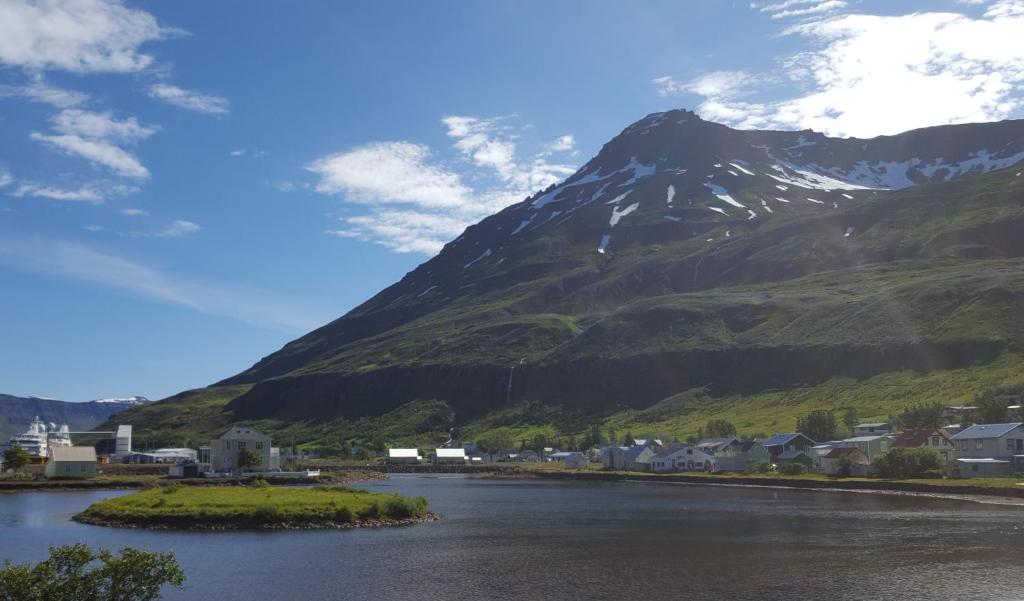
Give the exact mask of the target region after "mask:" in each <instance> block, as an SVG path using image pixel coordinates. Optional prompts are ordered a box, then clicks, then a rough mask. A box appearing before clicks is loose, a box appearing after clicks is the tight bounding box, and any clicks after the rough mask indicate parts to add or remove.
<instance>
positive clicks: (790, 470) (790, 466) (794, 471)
mask: <svg viewBox="0 0 1024 601" xmlns="http://www.w3.org/2000/svg"><path fill="white" fill-rule="evenodd" d="M779 473H780V474H785V475H786V476H799V475H800V474H806V473H807V466H806V465H804V464H802V463H797V462H795V461H794V462H792V463H786V464H784V465H781V466H779Z"/></svg>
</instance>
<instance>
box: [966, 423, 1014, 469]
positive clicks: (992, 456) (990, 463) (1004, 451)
mask: <svg viewBox="0 0 1024 601" xmlns="http://www.w3.org/2000/svg"><path fill="white" fill-rule="evenodd" d="M953 444H954V445H956V457H957V459H956V462H955V463H956V464H957V465H958V466H959V467H960V475H961V476H965V477H967V476H970V475H978V476H980V475H997V474H999V475H1002V474H1009V473H1011V472H1014V471H1018V470H1021V469H1024V422H1011V423H1007V424H976V425H973V426H970V427H969V428H965V429H964V430H962V431H960V432H958V433H957V434H955V435H954V436H953Z"/></svg>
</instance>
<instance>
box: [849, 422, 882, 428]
mask: <svg viewBox="0 0 1024 601" xmlns="http://www.w3.org/2000/svg"><path fill="white" fill-rule="evenodd" d="M888 425H889V422H873V423H866V424H857V426H856V427H857V428H881V427H882V426H888Z"/></svg>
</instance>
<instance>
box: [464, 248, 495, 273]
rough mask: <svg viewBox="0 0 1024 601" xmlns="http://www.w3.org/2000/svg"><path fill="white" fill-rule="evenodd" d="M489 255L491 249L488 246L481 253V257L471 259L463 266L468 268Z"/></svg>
mask: <svg viewBox="0 0 1024 601" xmlns="http://www.w3.org/2000/svg"><path fill="white" fill-rule="evenodd" d="M489 256H491V249H489V248H488V249H487V250H485V251H484V252H482V253H480V256H479V257H477V258H475V259H473V260H472V261H470V262H469V263H466V264H465V265H463V266H462V268H463V269H467V268H469V267H472V266H473V265H474V264H475V263H476V262H477V261H480V260H482V259H486V258H487V257H489Z"/></svg>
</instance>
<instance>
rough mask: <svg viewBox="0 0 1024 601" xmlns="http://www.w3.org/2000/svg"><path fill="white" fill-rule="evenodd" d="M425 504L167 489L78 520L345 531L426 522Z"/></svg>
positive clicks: (275, 490) (336, 495) (268, 489)
mask: <svg viewBox="0 0 1024 601" xmlns="http://www.w3.org/2000/svg"><path fill="white" fill-rule="evenodd" d="M427 515H428V514H427V500H426V499H424V498H423V497H413V498H409V497H402V496H399V495H396V494H384V493H376V492H369V491H365V490H358V489H353V488H343V487H330V486H317V487H314V488H295V487H284V486H269V485H263V486H260V485H254V486H208V487H184V486H163V487H156V488H151V489H148V490H144V491H141V492H137V493H134V494H130V495H126V496H123V497H115V498H112V499H106V500H104V501H100V502H98V503H95V504H93V505H91V506H90V507H89V508H88V509H86V510H85V511H84V512H82V513H81V514H79V515H78V516H76V518H77V519H80V520H81V521H85V522H89V523H98V524H105V525H114V526H143V527H145V526H155V527H178V528H192V527H194V528H249V527H254V528H260V527H274V526H278V525H280V526H289V525H293V526H315V525H318V524H319V525H328V526H344V525H356V524H359V523H363V522H379V521H407V520H415V519H418V518H423V517H426V516H427Z"/></svg>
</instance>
